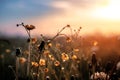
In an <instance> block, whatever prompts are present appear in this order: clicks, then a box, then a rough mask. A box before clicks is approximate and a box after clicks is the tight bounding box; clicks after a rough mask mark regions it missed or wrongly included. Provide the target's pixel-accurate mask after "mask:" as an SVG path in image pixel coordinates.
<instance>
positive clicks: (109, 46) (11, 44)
mask: <svg viewBox="0 0 120 80" xmlns="http://www.w3.org/2000/svg"><path fill="white" fill-rule="evenodd" d="M17 26H18V28H19V27H23V28H25V30H26V32H27V34H28V36H27V37H20V36H18V37H9V36H7V37H6V36H4V35H3V36H1V38H0V80H120V36H119V35H111V36H104V35H102V34H93V35H83V36H82V35H80V31H81V30H82V27H79V28H78V29H76V30H72V28H71V26H70V25H66V26H65V27H63V28H62V29H61V30H60V31H58V33H57V34H56V35H55V36H53V37H49V36H44V35H43V34H41V35H40V36H37V37H36V36H35V37H34V36H31V33H30V32H31V31H32V30H33V29H35V26H33V25H25V24H24V23H21V24H17ZM65 29H68V30H70V31H71V34H65V33H62V31H64V30H65Z"/></svg>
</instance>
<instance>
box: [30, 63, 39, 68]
mask: <svg viewBox="0 0 120 80" xmlns="http://www.w3.org/2000/svg"><path fill="white" fill-rule="evenodd" d="M31 64H32V66H34V67H38V66H39V65H38V63H37V62H31Z"/></svg>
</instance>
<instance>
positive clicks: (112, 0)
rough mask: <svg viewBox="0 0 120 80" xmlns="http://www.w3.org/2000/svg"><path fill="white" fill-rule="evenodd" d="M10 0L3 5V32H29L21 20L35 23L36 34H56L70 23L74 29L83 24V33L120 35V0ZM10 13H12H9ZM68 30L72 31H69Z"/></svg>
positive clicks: (12, 33)
mask: <svg viewBox="0 0 120 80" xmlns="http://www.w3.org/2000/svg"><path fill="white" fill-rule="evenodd" d="M13 1H14V0H12V1H8V2H4V1H3V2H4V3H3V4H4V5H1V10H2V14H0V17H1V20H0V24H1V29H0V32H3V33H6V34H11V35H14V34H22V35H24V34H26V33H25V31H24V30H23V29H22V28H20V27H19V28H17V27H16V26H15V25H16V24H17V23H21V22H24V23H25V24H32V25H35V26H36V29H35V30H34V31H33V32H32V33H33V34H34V35H39V34H48V35H54V34H56V33H57V32H58V30H60V29H61V28H62V27H64V26H66V25H67V24H69V25H71V27H72V28H73V30H74V29H78V28H79V27H80V26H81V27H83V29H82V30H81V34H83V35H84V34H93V33H96V32H100V33H102V34H104V35H110V34H120V27H119V26H120V15H119V14H120V11H119V8H120V6H119V4H120V1H119V0H86V1H85V0H69V1H67V0H57V1H56V0H45V1H43V2H40V1H39V0H36V2H35V1H32V0H30V1H29V2H27V1H24V0H20V1H15V2H13ZM8 13H9V14H8ZM64 33H70V31H68V30H65V31H64Z"/></svg>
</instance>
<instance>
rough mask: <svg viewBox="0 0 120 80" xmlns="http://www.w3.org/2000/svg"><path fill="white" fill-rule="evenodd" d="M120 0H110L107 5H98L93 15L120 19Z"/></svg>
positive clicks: (108, 18) (101, 17)
mask: <svg viewBox="0 0 120 80" xmlns="http://www.w3.org/2000/svg"><path fill="white" fill-rule="evenodd" d="M119 4H120V0H110V1H109V3H108V4H107V5H105V6H100V7H97V8H96V10H95V11H94V12H93V17H95V18H100V19H107V20H120V10H119V8H120V5H119Z"/></svg>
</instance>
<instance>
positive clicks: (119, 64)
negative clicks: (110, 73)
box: [117, 62, 120, 70]
mask: <svg viewBox="0 0 120 80" xmlns="http://www.w3.org/2000/svg"><path fill="white" fill-rule="evenodd" d="M117 70H120V62H118V63H117Z"/></svg>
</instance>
